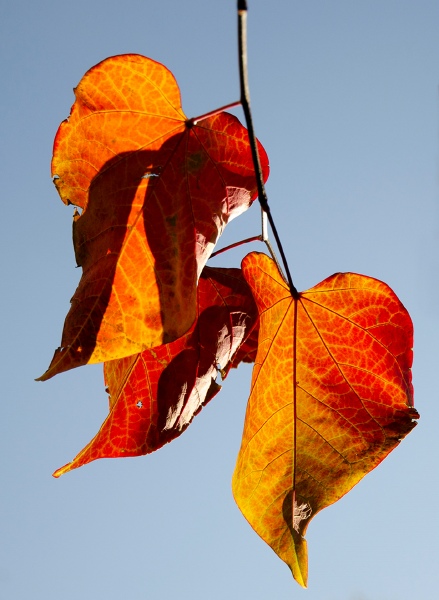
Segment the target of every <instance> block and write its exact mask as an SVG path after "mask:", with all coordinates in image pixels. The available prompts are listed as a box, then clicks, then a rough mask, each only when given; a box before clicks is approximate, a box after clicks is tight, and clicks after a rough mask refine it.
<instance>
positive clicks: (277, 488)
mask: <svg viewBox="0 0 439 600" xmlns="http://www.w3.org/2000/svg"><path fill="white" fill-rule="evenodd" d="M242 268H243V273H244V277H245V278H246V280H247V282H248V283H249V285H250V287H251V289H252V292H253V295H254V297H255V300H256V303H257V305H258V310H259V315H260V330H259V348H258V354H257V357H256V362H255V366H254V370H253V378H252V386H251V394H250V399H249V403H248V407H247V414H246V419H245V426H244V433H243V439H242V446H241V449H240V452H239V456H238V460H237V465H236V469H235V473H234V476H233V493H234V496H235V499H236V502H237V504H238V506H239V508H240V509H241V511H242V512H243V514H244V516H245V517H246V519H247V520H248V521H249V523H250V524H251V526H252V527H253V528H254V529H255V530H256V532H257V533H258V534H259V535H260V536H261V537H262V538H263V539H264V540H265V541H266V542H267V543H268V544H269V545H270V546H271V547H272V548H273V550H274V551H275V552H276V553H277V554H278V555H279V556H280V558H282V560H284V561H285V562H286V563H287V564H288V565H289V567H290V568H291V570H292V573H293V576H294V577H295V579H296V580H297V581H298V582H299V583H300V584H301V585H302V586H306V582H307V571H308V564H307V563H308V560H307V549H306V541H305V539H304V537H303V535H304V534H305V531H306V529H307V526H308V524H309V522H310V518H312V517H311V516H310V515H312V516H314V515H316V514H317V513H318V512H319V511H320V510H322V509H323V508H325V507H326V506H328V505H330V504H332V503H333V502H336V501H337V500H338V499H339V498H341V497H342V496H343V495H344V494H346V493H347V492H348V491H349V490H350V489H351V488H352V487H353V486H354V485H355V484H356V483H358V481H359V480H360V479H361V478H362V477H363V476H364V475H366V474H367V473H368V472H369V471H371V470H372V469H373V468H375V467H376V466H377V465H378V464H379V463H380V462H381V461H382V460H383V459H384V458H385V457H386V456H387V454H388V453H389V452H390V451H391V450H392V449H393V448H394V447H395V446H397V445H398V443H399V441H400V440H401V439H402V438H403V437H404V436H405V435H406V434H407V433H408V432H409V431H410V430H411V429H412V428H413V427H414V426H415V422H414V421H413V419H416V418H418V417H419V415H418V413H417V412H416V410H415V409H414V408H413V400H412V398H413V390H412V384H411V370H410V368H411V364H412V343H413V330H412V323H411V320H410V317H409V315H408V313H407V311H406V310H405V308H404V307H403V306H402V304H401V303H400V302H399V300H398V298H397V297H396V296H395V294H394V293H393V292H392V290H391V289H390V288H389V287H388V286H387V285H385V284H384V283H382V282H381V281H378V280H376V279H372V278H370V277H365V276H363V275H356V274H353V273H337V274H335V275H332V276H331V277H328V279H325V280H324V281H322V282H321V283H319V284H318V285H316V286H315V287H313V288H312V289H310V290H308V291H307V292H303V293H301V294H299V295H298V297H297V298H295V299H294V298H292V297H291V295H290V292H289V289H288V286H287V284H286V283H285V282H284V281H283V279H282V278H281V276H280V274H279V272H278V270H277V268H276V266H275V264H274V263H273V261H272V260H271V259H270V258H268V257H267V256H265V255H263V254H257V253H252V254H249V255H248V256H247V257H246V258H245V259H244V261H243V265H242ZM295 409H296V411H297V419H295ZM294 439H296V453H297V454H296V458H295V454H294ZM294 482H295V489H294Z"/></svg>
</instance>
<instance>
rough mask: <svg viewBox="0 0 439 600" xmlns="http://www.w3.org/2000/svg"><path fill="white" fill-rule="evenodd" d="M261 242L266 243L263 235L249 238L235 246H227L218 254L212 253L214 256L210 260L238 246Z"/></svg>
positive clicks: (217, 252)
mask: <svg viewBox="0 0 439 600" xmlns="http://www.w3.org/2000/svg"><path fill="white" fill-rule="evenodd" d="M261 241H264V240H262V236H261V235H255V236H253V237H250V238H247V239H245V240H241V241H240V242H235V243H234V244H230V246H225V247H224V248H220V249H219V250H217V251H216V252H212V254H211V255H210V256H209V258H213V257H214V256H218V254H222V253H223V252H227V250H231V249H232V248H238V246H242V245H243V244H248V243H250V242H261Z"/></svg>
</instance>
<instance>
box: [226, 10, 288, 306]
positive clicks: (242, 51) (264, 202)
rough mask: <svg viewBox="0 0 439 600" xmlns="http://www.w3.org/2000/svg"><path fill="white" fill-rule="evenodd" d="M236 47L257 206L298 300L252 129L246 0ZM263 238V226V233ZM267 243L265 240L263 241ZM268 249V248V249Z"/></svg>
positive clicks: (239, 13)
mask: <svg viewBox="0 0 439 600" xmlns="http://www.w3.org/2000/svg"><path fill="white" fill-rule="evenodd" d="M238 47H239V81H240V88H241V105H242V109H243V111H244V116H245V121H246V124H247V130H248V136H249V141H250V147H251V151H252V157H253V165H254V169H255V173H256V183H257V188H258V199H259V204H260V205H261V208H262V210H263V212H264V213H265V214H266V215H267V219H268V222H269V223H270V227H271V230H272V231H273V235H274V239H275V240H276V245H277V247H278V249H279V252H280V255H281V259H282V264H283V267H284V269H285V273H286V277H287V282H288V285H289V287H290V292H291V295H292V296H293V298H298V296H299V294H298V292H297V289H296V287H295V286H294V284H293V279H292V277H291V273H290V269H289V267H288V262H287V259H286V256H285V253H284V250H283V247H282V243H281V241H280V238H279V234H278V232H277V229H276V226H275V223H274V220H273V216H272V214H271V210H270V207H269V205H268V199H267V193H266V191H265V186H264V178H263V175H262V169H261V162H260V160H259V152H258V146H257V141H256V135H255V132H254V127H253V118H252V114H251V110H250V91H249V85H248V69H247V2H246V0H238ZM262 237H264V225H263V233H262ZM264 241H265V243H267V240H264ZM268 247H269V246H268ZM269 249H270V248H269ZM276 262H277V261H276Z"/></svg>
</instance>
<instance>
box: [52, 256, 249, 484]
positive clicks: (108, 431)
mask: <svg viewBox="0 0 439 600" xmlns="http://www.w3.org/2000/svg"><path fill="white" fill-rule="evenodd" d="M198 312H199V316H198V319H197V321H196V324H194V326H193V327H192V328H191V329H190V331H189V332H188V333H186V334H185V335H183V336H182V337H181V338H179V339H178V340H176V341H174V342H171V343H169V344H166V345H162V346H158V347H156V348H152V349H148V350H144V351H143V352H142V353H140V354H136V355H133V356H128V357H126V358H122V359H118V360H113V361H110V362H107V363H105V365H104V374H105V381H106V385H107V389H108V392H109V394H110V412H109V415H108V417H107V419H106V420H105V421H104V423H103V425H102V427H101V429H100V431H99V432H98V434H97V435H96V436H95V437H94V438H93V440H92V441H91V442H90V443H89V444H88V445H87V446H86V447H85V448H84V449H83V450H82V451H81V452H80V453H79V454H78V455H77V456H76V458H75V459H74V460H73V461H72V462H71V463H68V464H67V465H66V466H64V467H62V468H61V469H58V470H57V471H56V472H55V473H54V475H55V476H56V477H59V476H60V475H62V474H63V473H66V472H67V471H70V470H72V469H75V468H77V467H80V466H82V465H84V464H86V463H89V462H91V461H92V460H96V459H98V458H115V457H121V456H140V455H142V454H147V453H150V452H153V451H154V450H157V449H158V448H160V447H161V446H163V445H164V444H165V443H167V442H170V441H171V440H173V439H174V438H176V437H177V436H179V435H180V434H181V433H182V432H183V431H184V430H185V429H186V428H187V427H188V425H189V424H190V422H191V421H192V419H193V417H194V416H195V415H196V414H197V413H198V412H199V411H200V410H201V408H202V406H204V405H205V404H206V403H207V402H208V401H209V400H211V399H212V398H213V397H214V396H215V394H217V393H218V392H219V390H220V389H221V386H220V385H219V384H218V383H217V382H216V379H217V375H218V372H219V371H220V373H221V375H222V378H225V377H226V376H227V373H228V371H229V369H230V366H231V360H232V358H233V357H234V356H235V355H236V353H237V350H238V349H239V347H240V345H241V344H242V343H244V342H245V339H246V337H247V336H248V334H249V332H250V331H251V330H252V328H253V326H254V324H255V322H256V321H257V309H256V305H255V303H254V300H253V297H252V294H251V292H250V290H249V288H248V285H247V284H246V282H245V281H244V279H243V277H242V274H241V271H240V269H213V268H209V267H205V268H204V270H203V273H202V275H201V278H200V281H199V286H198Z"/></svg>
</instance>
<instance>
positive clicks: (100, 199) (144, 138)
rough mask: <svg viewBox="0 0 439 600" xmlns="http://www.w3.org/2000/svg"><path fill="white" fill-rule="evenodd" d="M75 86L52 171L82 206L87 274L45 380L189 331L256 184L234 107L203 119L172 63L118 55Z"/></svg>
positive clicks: (79, 232)
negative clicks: (203, 285) (209, 268)
mask: <svg viewBox="0 0 439 600" xmlns="http://www.w3.org/2000/svg"><path fill="white" fill-rule="evenodd" d="M75 95H76V101H75V103H74V105H73V107H72V110H71V114H70V117H69V119H68V120H66V121H64V122H63V123H62V124H61V126H60V128H59V130H58V133H57V135H56V138H55V144H54V156H53V161H52V174H53V176H54V182H55V184H56V187H57V189H58V192H59V194H60V196H61V199H62V200H63V202H64V203H66V204H74V205H75V206H77V207H79V208H80V209H81V210H82V212H81V214H80V213H79V212H77V213H76V214H75V216H74V223H73V240H74V247H75V255H76V260H77V263H78V265H80V266H81V267H82V269H83V275H82V278H81V281H80V283H79V286H78V288H77V290H76V292H75V295H74V296H73V299H72V301H71V302H72V305H71V309H70V311H69V313H68V315H67V318H66V322H65V324H64V330H63V335H62V341H61V347H60V348H59V349H58V350H56V352H55V355H54V357H53V360H52V362H51V365H50V367H49V369H48V371H47V372H46V373H45V374H44V375H43V376H42V377H41V378H40V379H41V380H45V379H48V378H49V377H52V376H53V375H55V374H57V373H60V372H63V371H66V370H68V369H71V368H73V367H77V366H80V365H84V364H87V363H94V362H101V361H108V360H112V359H115V358H121V357H123V356H129V355H132V354H135V353H137V352H140V351H142V350H144V349H146V348H149V347H154V346H157V345H160V344H163V343H167V342H170V341H172V340H175V339H177V338H178V337H180V336H181V335H182V334H183V333H185V332H186V331H187V330H188V329H189V327H190V326H191V325H192V323H193V321H194V319H195V316H196V284H197V278H198V277H199V275H200V273H201V271H202V268H203V266H204V265H205V263H206V261H207V259H208V258H209V256H210V254H211V252H212V248H213V247H214V245H215V243H216V241H217V239H218V237H219V235H220V234H221V232H222V230H223V229H224V227H225V225H226V224H227V222H228V221H230V220H231V219H232V218H234V217H235V216H237V215H239V214H240V213H241V212H243V211H244V210H246V209H247V208H248V207H249V205H250V204H251V201H252V199H253V198H254V197H255V193H256V184H255V176H254V170H253V166H252V159H251V152H250V147H249V144H248V140H247V131H246V129H245V128H244V127H243V126H242V125H241V124H240V123H239V121H238V120H237V119H236V118H235V117H233V116H232V115H229V114H226V113H222V114H219V115H216V116H213V117H209V118H207V119H204V120H202V121H200V122H199V123H198V124H197V125H193V123H192V122H191V121H188V120H187V119H186V117H185V115H184V113H183V111H182V109H181V106H180V93H179V89H178V86H177V83H176V81H175V79H174V77H173V75H172V74H171V73H170V72H169V71H168V70H167V69H166V68H165V67H164V66H163V65H161V64H159V63H157V62H155V61H153V60H150V59H148V58H145V57H143V56H139V55H132V54H131V55H122V56H115V57H112V58H109V59H107V60H105V61H103V62H101V63H99V64H98V65H96V66H95V67H93V68H92V69H90V71H88V72H87V73H86V74H85V75H84V77H83V79H82V80H81V82H80V83H79V85H78V87H77V88H76V90H75ZM259 151H260V153H261V159H262V164H263V171H264V177H265V178H266V177H267V176H268V159H267V156H266V154H265V152H264V150H263V148H262V147H261V146H259Z"/></svg>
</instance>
